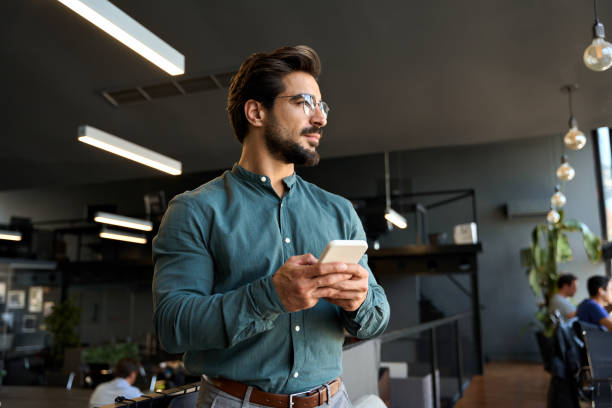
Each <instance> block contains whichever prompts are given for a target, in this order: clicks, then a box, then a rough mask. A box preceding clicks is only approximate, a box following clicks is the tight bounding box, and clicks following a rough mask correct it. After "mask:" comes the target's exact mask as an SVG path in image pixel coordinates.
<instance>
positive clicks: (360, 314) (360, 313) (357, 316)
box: [347, 286, 373, 326]
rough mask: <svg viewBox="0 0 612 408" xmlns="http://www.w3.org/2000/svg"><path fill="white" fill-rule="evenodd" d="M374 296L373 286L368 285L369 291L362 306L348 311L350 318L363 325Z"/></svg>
mask: <svg viewBox="0 0 612 408" xmlns="http://www.w3.org/2000/svg"><path fill="white" fill-rule="evenodd" d="M372 296H373V295H372V288H371V287H369V286H368V293H367V294H366V298H365V300H364V301H363V303H362V304H361V306H359V308H358V309H357V310H355V311H352V312H347V315H348V317H349V319H351V320H352V321H354V322H355V323H357V324H359V325H360V326H361V323H362V322H363V320H364V319H365V317H366V314H367V313H368V311H369V310H370V307H371V306H372Z"/></svg>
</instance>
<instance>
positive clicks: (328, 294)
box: [311, 286, 339, 298]
mask: <svg viewBox="0 0 612 408" xmlns="http://www.w3.org/2000/svg"><path fill="white" fill-rule="evenodd" d="M338 292H339V291H338V289H334V288H330V287H329V286H325V287H322V288H316V289H315V290H313V291H312V293H311V294H312V296H313V297H316V298H335V296H336V294H337V293H338Z"/></svg>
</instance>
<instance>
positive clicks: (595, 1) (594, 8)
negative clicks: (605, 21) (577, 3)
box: [593, 0, 599, 24]
mask: <svg viewBox="0 0 612 408" xmlns="http://www.w3.org/2000/svg"><path fill="white" fill-rule="evenodd" d="M593 11H594V12H595V24H597V23H599V18H598V17H597V0H593Z"/></svg>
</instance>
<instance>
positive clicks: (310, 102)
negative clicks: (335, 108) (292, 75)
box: [274, 93, 330, 120]
mask: <svg viewBox="0 0 612 408" xmlns="http://www.w3.org/2000/svg"><path fill="white" fill-rule="evenodd" d="M280 98H290V99H291V98H301V99H303V101H302V102H298V103H301V104H302V107H303V108H304V113H305V114H306V116H308V117H309V118H312V117H313V116H314V114H315V111H316V109H317V106H318V107H319V110H320V111H321V113H322V114H323V117H324V118H325V120H327V117H328V116H329V111H330V109H329V105H328V104H327V103H326V102H324V101H323V100H320V101H319V102H316V100H317V98H316V97H315V96H314V95H312V94H308V93H299V94H295V95H283V96H277V97H275V98H274V99H280ZM309 110H310V111H309Z"/></svg>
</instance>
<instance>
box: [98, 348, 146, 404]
mask: <svg viewBox="0 0 612 408" xmlns="http://www.w3.org/2000/svg"><path fill="white" fill-rule="evenodd" d="M139 368H140V364H139V363H138V361H136V360H135V359H133V358H122V359H121V360H119V361H118V362H117V365H116V366H115V376H116V377H115V378H114V379H113V380H111V381H108V382H105V383H102V384H100V385H98V386H97V387H96V389H95V390H94V392H93V394H92V395H91V398H90V399H89V407H90V408H94V407H101V406H102V405H106V404H114V403H115V398H117V397H124V398H126V399H134V398H138V397H140V396H141V395H142V392H140V390H139V389H138V388H136V387H134V386H133V384H134V381H136V377H138V370H139Z"/></svg>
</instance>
